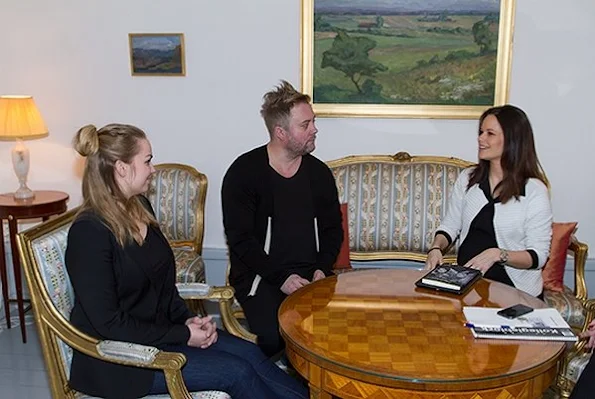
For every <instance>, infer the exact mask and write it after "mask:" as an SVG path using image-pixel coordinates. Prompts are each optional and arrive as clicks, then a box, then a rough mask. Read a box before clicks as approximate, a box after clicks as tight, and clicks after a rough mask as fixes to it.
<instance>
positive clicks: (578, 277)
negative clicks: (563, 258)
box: [568, 235, 589, 301]
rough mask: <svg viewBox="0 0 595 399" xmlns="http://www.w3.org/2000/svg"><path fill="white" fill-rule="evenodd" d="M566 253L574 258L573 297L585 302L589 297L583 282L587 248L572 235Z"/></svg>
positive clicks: (585, 284)
mask: <svg viewBox="0 0 595 399" xmlns="http://www.w3.org/2000/svg"><path fill="white" fill-rule="evenodd" d="M568 251H569V252H572V257H573V258H574V295H575V296H576V297H577V298H578V299H579V300H581V301H586V300H587V298H588V297H589V295H588V292H587V283H586V281H585V263H586V261H587V254H588V252H589V246H588V245H587V244H585V243H583V242H580V241H579V240H578V239H577V238H576V237H575V236H574V235H573V236H572V238H571V240H570V244H569V246H568Z"/></svg>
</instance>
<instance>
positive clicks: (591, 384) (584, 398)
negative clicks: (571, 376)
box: [569, 355, 595, 399]
mask: <svg viewBox="0 0 595 399" xmlns="http://www.w3.org/2000/svg"><path fill="white" fill-rule="evenodd" d="M594 397H595V362H594V361H593V355H592V356H591V359H590V360H589V363H587V366H586V367H585V369H584V370H583V373H582V374H581V376H580V377H579V379H578V381H577V382H576V385H575V386H574V389H573V390H572V394H570V398H569V399H593V398H594Z"/></svg>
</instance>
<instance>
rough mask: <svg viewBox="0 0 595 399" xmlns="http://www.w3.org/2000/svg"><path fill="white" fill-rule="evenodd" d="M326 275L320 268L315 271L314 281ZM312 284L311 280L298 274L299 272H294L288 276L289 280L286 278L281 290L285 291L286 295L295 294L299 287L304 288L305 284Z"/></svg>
mask: <svg viewBox="0 0 595 399" xmlns="http://www.w3.org/2000/svg"><path fill="white" fill-rule="evenodd" d="M325 277H326V276H325V275H324V272H323V271H322V270H320V269H317V270H316V271H315V272H314V276H313V278H312V282H314V281H318V280H321V279H323V278H325ZM308 284H310V281H309V280H307V279H305V278H303V277H301V276H299V275H297V274H292V275H290V276H289V277H287V280H285V282H284V283H283V285H282V286H281V291H283V293H284V294H285V295H291V294H293V293H294V292H295V291H297V290H298V289H300V288H302V287H303V286H305V285H308Z"/></svg>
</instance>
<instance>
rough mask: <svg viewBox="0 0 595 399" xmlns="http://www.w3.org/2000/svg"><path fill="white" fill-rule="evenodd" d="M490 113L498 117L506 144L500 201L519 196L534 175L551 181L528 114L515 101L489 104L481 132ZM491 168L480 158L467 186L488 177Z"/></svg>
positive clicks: (544, 180)
mask: <svg viewBox="0 0 595 399" xmlns="http://www.w3.org/2000/svg"><path fill="white" fill-rule="evenodd" d="M488 115H494V117H496V119H497V120H498V123H499V124H500V127H502V132H503V133H504V148H503V151H502V158H501V159H500V164H501V165H502V171H503V173H504V176H503V178H502V181H501V182H500V183H499V184H498V186H497V188H499V190H500V195H499V198H500V201H501V202H502V203H506V202H507V201H508V200H509V199H511V198H512V197H514V198H516V199H518V198H519V196H520V195H521V193H522V192H523V188H524V187H525V185H526V184H527V180H528V179H530V178H536V179H539V180H541V181H542V182H543V183H544V184H545V185H547V184H548V183H547V179H546V177H545V173H544V172H543V169H542V167H541V164H540V163H539V159H538V158H537V152H536V151H535V141H534V139H533V128H532V127H531V123H530V122H529V118H527V114H525V112H524V111H523V110H522V109H520V108H518V107H515V106H513V105H503V106H500V107H493V108H489V109H487V110H486V111H485V112H484V113H483V114H482V115H481V117H480V118H479V129H478V134H481V124H482V123H483V121H484V120H485V118H487V117H488ZM489 171H490V162H489V161H486V160H479V163H478V165H477V166H476V167H475V169H474V170H473V172H471V176H470V178H469V185H468V186H467V189H469V188H471V187H472V186H474V185H475V184H478V183H479V182H481V181H483V180H484V179H486V178H487V177H488V173H489ZM494 189H495V188H494Z"/></svg>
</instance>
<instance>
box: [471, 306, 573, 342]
mask: <svg viewBox="0 0 595 399" xmlns="http://www.w3.org/2000/svg"><path fill="white" fill-rule="evenodd" d="M500 310H502V309H501V308H482V307H474V306H465V307H463V314H464V315H465V318H466V320H467V323H466V326H467V327H469V328H470V329H471V332H472V334H473V336H474V337H475V338H490V339H522V340H539V341H570V342H573V341H577V340H578V337H577V336H576V334H574V332H573V331H572V329H571V328H570V326H569V325H568V324H567V323H566V321H565V320H564V319H563V318H562V316H561V315H560V313H559V312H558V311H557V310H556V309H554V308H544V309H535V310H533V311H532V312H531V313H527V314H526V315H523V316H520V317H517V318H515V319H507V318H505V317H502V316H499V315H498V314H497V312H498V311H500Z"/></svg>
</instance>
